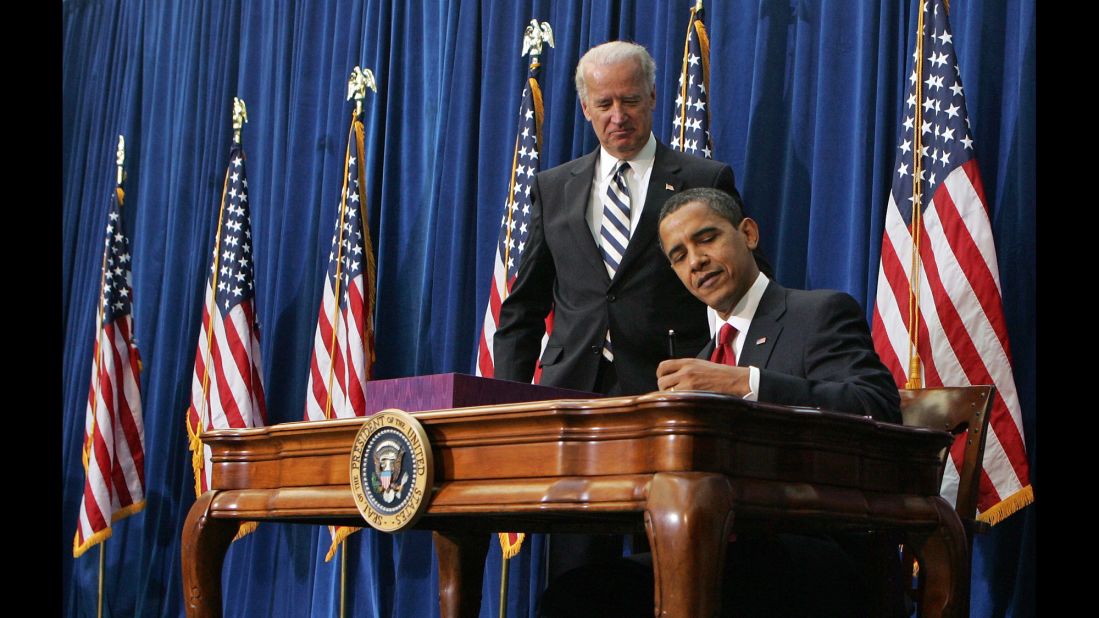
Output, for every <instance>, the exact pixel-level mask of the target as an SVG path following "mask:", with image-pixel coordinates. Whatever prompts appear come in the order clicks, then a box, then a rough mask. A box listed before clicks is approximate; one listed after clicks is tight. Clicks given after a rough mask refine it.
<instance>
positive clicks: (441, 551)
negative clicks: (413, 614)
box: [431, 532, 489, 618]
mask: <svg viewBox="0 0 1099 618" xmlns="http://www.w3.org/2000/svg"><path fill="white" fill-rule="evenodd" d="M431 536H432V538H433V539H434V540H435V555H436V557H437V558H438V560H439V610H440V613H441V614H442V616H443V618H468V617H470V616H477V615H478V614H480V613H481V580H482V578H483V577H484V574H485V556H487V555H488V541H489V535H487V534H464V533H460V532H432V533H431Z"/></svg>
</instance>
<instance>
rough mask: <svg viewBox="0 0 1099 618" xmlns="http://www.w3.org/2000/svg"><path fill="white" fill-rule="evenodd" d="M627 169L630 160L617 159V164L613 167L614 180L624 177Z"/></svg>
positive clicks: (628, 169)
mask: <svg viewBox="0 0 1099 618" xmlns="http://www.w3.org/2000/svg"><path fill="white" fill-rule="evenodd" d="M628 171H630V162H629V161H625V160H623V161H619V162H618V166H617V167H615V169H614V178H615V180H617V179H619V178H624V177H625V176H626V172H628Z"/></svg>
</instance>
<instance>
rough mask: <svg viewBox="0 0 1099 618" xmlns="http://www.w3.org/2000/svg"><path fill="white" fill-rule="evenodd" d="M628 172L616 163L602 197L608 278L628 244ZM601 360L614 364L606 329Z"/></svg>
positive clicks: (624, 164) (602, 236) (624, 163)
mask: <svg viewBox="0 0 1099 618" xmlns="http://www.w3.org/2000/svg"><path fill="white" fill-rule="evenodd" d="M629 171H630V164H629V162H628V161H621V162H619V165H618V168H617V169H616V170H615V171H614V177H613V178H611V182H610V183H609V184H608V185H607V194H606V195H604V196H603V222H602V223H601V224H600V226H599V237H600V239H601V240H602V242H601V243H600V245H602V247H601V252H602V253H603V264H604V265H605V266H606V267H607V274H608V275H610V277H611V279H614V274H615V273H616V272H618V265H619V264H621V263H622V256H623V255H624V254H625V253H626V245H628V244H629V242H630V186H629V184H627V182H626V173H627V172H629ZM603 357H604V358H606V359H607V360H608V361H614V351H613V350H612V348H611V331H610V329H609V328H608V329H607V336H606V339H604V341H603Z"/></svg>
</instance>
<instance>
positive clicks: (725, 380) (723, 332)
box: [656, 188, 901, 423]
mask: <svg viewBox="0 0 1099 618" xmlns="http://www.w3.org/2000/svg"><path fill="white" fill-rule="evenodd" d="M758 242H759V227H758V225H757V224H756V222H755V221H753V220H752V219H750V218H747V217H745V216H744V214H743V206H742V204H741V201H740V197H739V196H732V195H729V194H728V193H725V192H723V191H718V190H716V189H703V188H699V189H689V190H687V191H683V192H681V193H677V194H675V195H674V196H672V197H671V198H669V199H668V201H667V202H665V203H664V207H663V208H662V209H661V211H660V246H661V249H662V250H663V252H664V254H665V255H666V256H667V257H668V261H669V262H671V265H672V269H673V270H675V273H676V275H678V276H679V279H680V281H682V282H683V285H685V286H686V287H687V289H688V290H689V291H690V292H691V294H693V295H694V296H696V297H697V298H698V299H699V300H701V301H702V302H704V303H706V305H707V307H708V310H707V314H708V318H709V320H710V326H711V328H710V330H711V332H712V333H715V334H716V336H715V337H714V339H713V340H711V341H710V344H709V345H707V346H706V347H705V348H704V349H703V350H702V352H701V353H700V354H699V357H698V358H677V359H671V360H666V361H664V362H662V363H660V365H659V366H658V367H657V370H656V375H657V384H658V385H659V387H660V388H661V389H662V390H706V391H714V392H719V393H725V394H729V395H736V396H739V397H743V398H745V399H748V400H750V401H763V402H767V403H775V404H782V405H793V406H810V407H819V408H823V409H826V410H833V411H837V412H850V413H854V414H862V415H867V416H872V417H874V418H875V419H877V420H881V421H890V422H896V423H899V422H900V420H901V417H900V398H899V395H898V393H897V387H896V386H895V385H894V383H893V378H892V376H891V375H890V373H889V371H888V370H887V369H886V368H885V366H884V365H882V363H881V360H880V359H879V358H878V355H877V353H876V352H875V351H874V344H873V342H872V340H871V338H870V330H869V328H868V327H867V323H866V319H865V317H864V316H863V312H862V309H861V308H860V307H859V304H858V302H857V301H855V299H854V298H852V297H851V296H850V295H848V294H845V293H843V292H835V291H829V290H814V291H806V290H791V289H787V288H784V287H782V286H780V285H779V284H778V283H776V282H774V281H771V280H770V279H768V278H767V276H766V275H763V274H762V273H760V272H759V268H758V267H757V266H756V263H755V260H754V259H753V258H752V249H754V248H755V247H756V245H757V244H758ZM704 359H708V360H704Z"/></svg>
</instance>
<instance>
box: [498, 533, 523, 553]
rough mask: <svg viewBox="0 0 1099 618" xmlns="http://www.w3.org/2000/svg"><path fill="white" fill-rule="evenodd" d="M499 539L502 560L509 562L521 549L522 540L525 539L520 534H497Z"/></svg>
mask: <svg viewBox="0 0 1099 618" xmlns="http://www.w3.org/2000/svg"><path fill="white" fill-rule="evenodd" d="M496 534H497V535H498V536H499V537H500V551H501V552H503V554H504V560H511V559H512V558H514V557H515V556H516V555H518V553H519V550H521V549H523V539H525V538H526V537H527V535H526V534H524V533H522V532H497V533H496Z"/></svg>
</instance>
